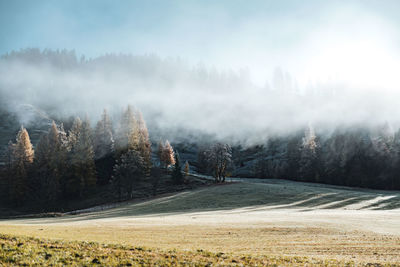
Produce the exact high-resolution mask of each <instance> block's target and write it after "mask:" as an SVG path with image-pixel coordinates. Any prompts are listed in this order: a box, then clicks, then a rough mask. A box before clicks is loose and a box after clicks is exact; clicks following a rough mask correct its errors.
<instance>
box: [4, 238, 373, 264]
mask: <svg viewBox="0 0 400 267" xmlns="http://www.w3.org/2000/svg"><path fill="white" fill-rule="evenodd" d="M0 246H1V250H0V264H1V265H4V266H15V265H25V266H31V265H57V266H58V265H79V266H82V265H85V266H87V265H103V266H287V265H292V266H304V265H307V266H310V265H313V266H338V265H340V266H353V265H354V263H353V262H344V261H337V260H317V259H310V258H305V257H268V256H248V255H243V256H232V255H227V254H224V253H211V252H206V251H203V250H197V251H195V252H190V251H177V250H169V251H162V250H157V249H156V250H153V249H148V248H143V247H133V246H121V245H110V244H108V245H107V244H99V243H95V242H72V241H71V242H65V241H50V240H45V239H37V238H27V237H14V236H8V235H2V234H0ZM375 266H377V265H375ZM378 266H380V265H378Z"/></svg>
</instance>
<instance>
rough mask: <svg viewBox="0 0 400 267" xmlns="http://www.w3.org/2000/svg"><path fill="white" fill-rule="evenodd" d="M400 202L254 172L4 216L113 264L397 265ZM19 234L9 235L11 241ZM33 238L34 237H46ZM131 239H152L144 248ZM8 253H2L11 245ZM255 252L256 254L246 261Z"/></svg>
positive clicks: (388, 195) (13, 225) (9, 227)
mask: <svg viewBox="0 0 400 267" xmlns="http://www.w3.org/2000/svg"><path fill="white" fill-rule="evenodd" d="M399 208H400V194H399V192H387V191H374V190H357V189H350V188H341V187H333V186H322V185H314V184H306V183H295V182H288V181H280V180H268V181H265V182H264V181H259V180H249V181H248V182H240V183H232V184H227V185H219V186H213V187H207V188H201V189H197V190H194V191H187V192H181V193H178V194H175V195H170V196H164V197H161V198H157V199H153V200H149V201H144V202H139V203H136V202H132V203H125V204H123V205H121V206H119V207H116V208H112V209H108V210H104V211H97V212H91V213H85V214H80V215H73V216H72V215H68V216H62V217H56V218H32V219H14V220H3V221H1V222H0V232H1V233H2V234H7V235H10V236H17V237H20V236H28V237H36V238H41V239H51V240H58V241H57V242H61V244H67V245H66V246H67V247H68V249H69V247H70V246H71V249H73V248H74V247H76V246H78V247H79V246H82V250H86V249H87V252H85V253H87V255H89V256H85V257H84V258H83V259H82V260H85V261H86V260H87V261H90V260H93V257H99V256H96V255H103V254H104V253H106V252H105V251H109V252H107V253H108V254H107V255H109V257H110V258H104V264H105V265H108V264H114V263H115V262H116V259H115V258H114V259H113V258H112V257H113V256H112V255H113V254H114V253H116V255H122V256H120V257H119V259H131V258H132V260H131V261H132V264H134V263H138V262H137V261H135V260H133V259H134V258H135V257H136V256H137V257H139V256H138V255H139V254H140V255H141V256H140V257H141V258H144V259H149V258H155V259H158V260H164V258H165V256H166V255H175V257H176V258H175V260H176V261H174V262H171V264H172V265H177V264H178V263H180V264H184V263H185V262H197V263H199V265H207V263H210V262H212V263H219V264H225V265H232V263H235V262H232V260H234V261H237V263H238V264H239V263H242V264H244V265H257V264H258V265H263V264H267V263H268V264H274V263H277V264H278V265H307V262H308V265H310V264H311V263H312V264H313V265H314V264H315V265H318V264H320V265H329V264H331V265H346V264H350V265H354V264H360V265H366V264H370V263H374V264H382V265H396V264H399V263H400V209H399ZM18 240H19V239H18V238H17V241H12V239H10V238H8V237H3V239H2V243H9V244H10V242H11V243H12V242H14V243H16V242H19V241H18ZM26 240H29V242H28V243H30V244H31V243H32V246H34V247H37V246H38V244H42V243H40V241H38V240H36V239H26ZM67 241H68V242H67ZM76 241H86V242H90V241H94V242H98V243H100V244H108V246H110V244H113V245H112V246H110V247H104V246H103V245H99V244H97V243H96V244H95V245H93V246H94V247H95V249H94V248H93V249H92V247H91V245H88V244H87V243H76ZM52 242H56V241H52ZM69 242H72V243H69ZM44 244H50V243H47V242H46V243H44ZM125 246H126V247H125ZM131 247H141V248H143V247H145V248H148V249H146V250H145V251H143V252H140V253H139V252H137V251H136V252H135V250H130V249H128V248H131ZM111 248H112V249H111ZM38 249H39V250H40V249H41V248H38ZM114 249H115V251H114ZM148 250H151V251H148ZM171 250H173V251H174V252H171V253H170V252H168V251H171ZM35 251H36V250H35ZM62 251H63V250H59V253H63V252H62ZM132 251H133V252H132ZM146 251H148V252H146ZM199 251H200V252H199ZM206 251H209V252H206ZM4 253H5V254H7V255H5V256H4V255H3V256H2V257H3V258H2V261H3V262H4V261H5V260H4V259H5V257H8V256H9V255H11V254H12V253H11V252H4V251H3V254H4ZM13 253H14V252H13ZM15 253H17V252H15ZM20 253H23V252H20ZM41 253H42V252H41ZM54 253H55V252H54ZM57 253H58V252H57ZM118 253H120V254H118ZM129 253H130V254H129ZM132 253H133V254H132ZM135 253H139V254H138V255H136V254H135ZM141 253H143V255H142V254H141ZM149 253H150V254H149ZM152 253H156V255H157V256H154V255H153V254H152ZM221 253H223V254H221ZM42 254H43V253H42ZM42 254H40V255H42ZM85 255H86V254H85ZM149 255H153V256H154V257H153V256H149ZM216 255H224V257H228V258H227V259H222V258H219V257H217V256H216ZM33 257H34V256H32V257H31V258H33ZM60 257H61V256H60ZM243 257H244V258H243ZM247 257H248V258H249V259H251V260H252V261H253V262H241V261H240V260H241V259H242V260H246V259H247ZM24 258H26V257H24ZM55 258H56V257H55ZM55 258H53V259H55ZM27 259H29V257H28V258H27ZM53 259H52V260H53ZM108 260H109V261H108ZM149 260H150V259H149ZM87 261H86V262H87ZM107 261H108V262H107ZM165 262H167V260H166V261H165ZM78 263H79V264H80V263H84V262H83V261H82V262H78ZM145 263H146V264H147V263H148V264H149V265H152V264H153V265H160V262H156V261H154V262H147V261H146V262H145Z"/></svg>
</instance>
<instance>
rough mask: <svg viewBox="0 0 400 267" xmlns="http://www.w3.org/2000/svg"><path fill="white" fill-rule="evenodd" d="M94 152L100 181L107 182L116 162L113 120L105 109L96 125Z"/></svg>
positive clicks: (100, 182)
mask: <svg viewBox="0 0 400 267" xmlns="http://www.w3.org/2000/svg"><path fill="white" fill-rule="evenodd" d="M94 152H95V163H96V171H97V175H98V183H99V184H106V183H108V182H109V180H110V178H111V176H112V172H113V166H114V164H115V160H114V136H113V131H112V122H111V119H110V117H109V116H108V114H107V111H106V110H104V112H103V115H102V117H101V119H100V121H99V122H98V123H97V125H96V129H95V134H94Z"/></svg>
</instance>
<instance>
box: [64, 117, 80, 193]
mask: <svg viewBox="0 0 400 267" xmlns="http://www.w3.org/2000/svg"><path fill="white" fill-rule="evenodd" d="M81 131H82V121H81V120H80V119H79V118H76V119H75V120H74V123H73V124H72V128H71V130H70V131H69V133H68V165H69V167H70V168H69V170H68V177H67V181H66V185H65V187H66V194H67V195H68V196H82V193H83V188H84V185H85V184H84V177H83V176H82V173H81V170H80V169H81V165H82V162H83V158H82V156H81V155H79V152H80V138H81V137H80V135H81Z"/></svg>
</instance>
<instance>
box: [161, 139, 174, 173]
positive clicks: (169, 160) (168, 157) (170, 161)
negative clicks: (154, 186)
mask: <svg viewBox="0 0 400 267" xmlns="http://www.w3.org/2000/svg"><path fill="white" fill-rule="evenodd" d="M162 159H163V162H164V165H165V167H166V168H168V167H169V166H170V165H174V164H175V155H174V149H173V148H172V146H171V144H170V143H169V141H168V140H166V141H165V144H164V150H163V153H162Z"/></svg>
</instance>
